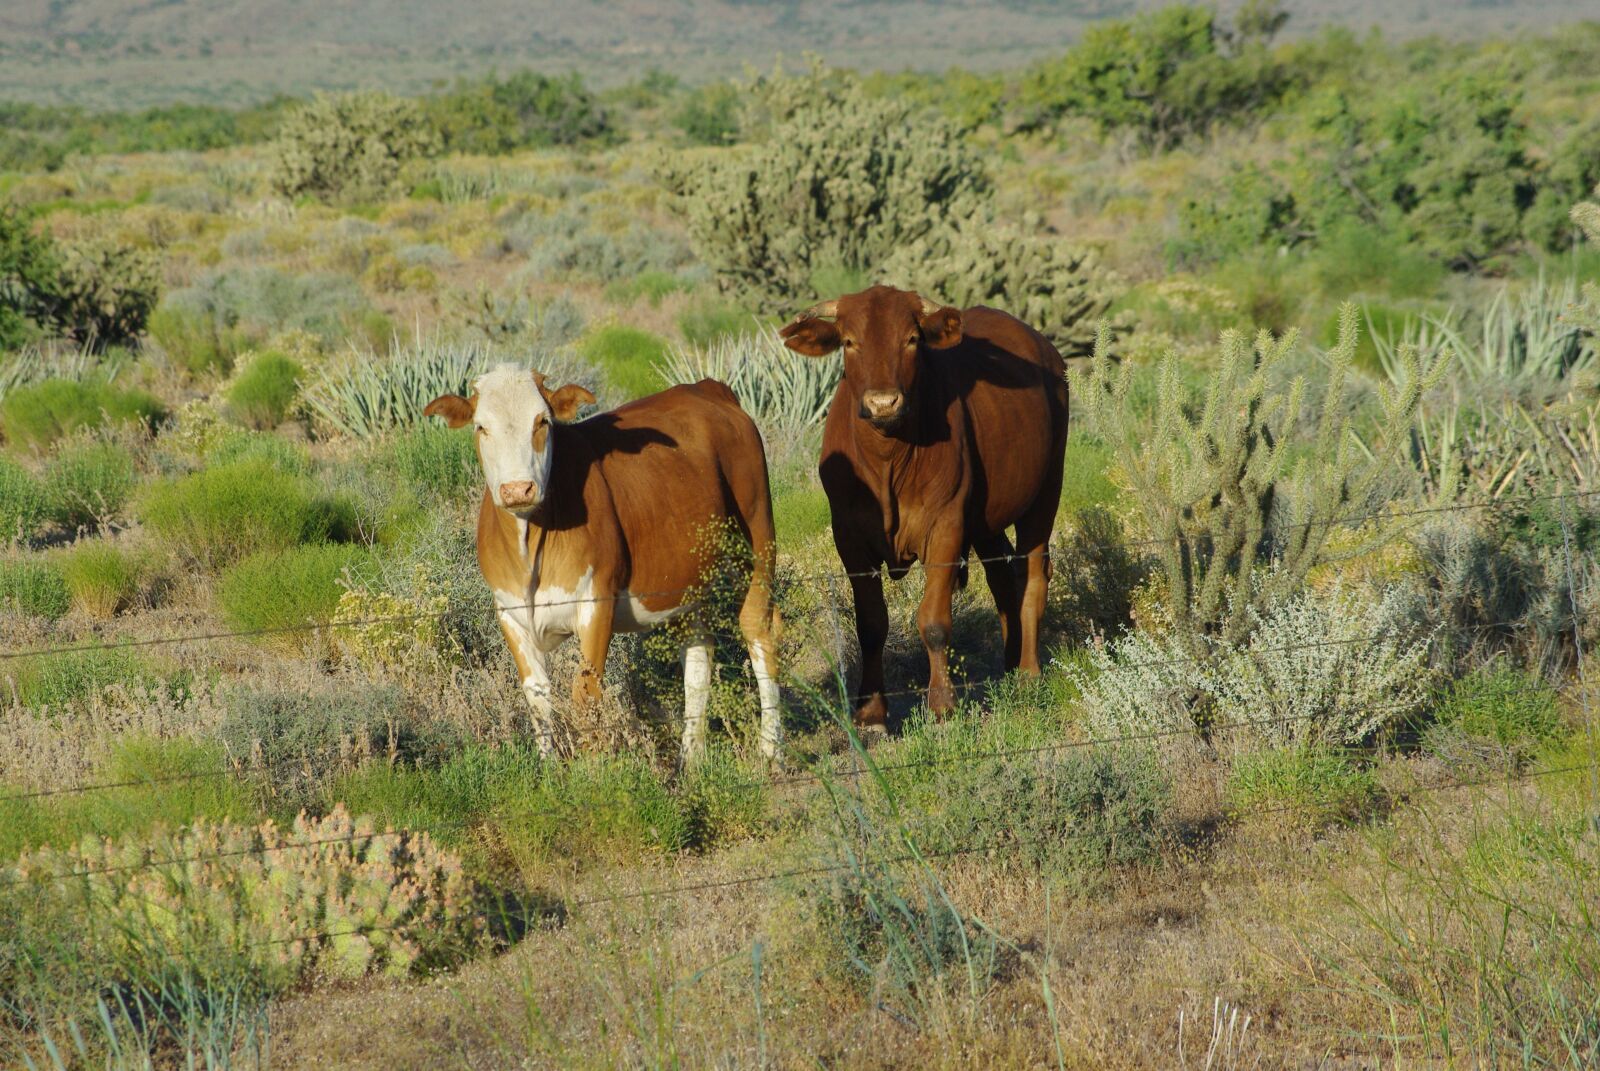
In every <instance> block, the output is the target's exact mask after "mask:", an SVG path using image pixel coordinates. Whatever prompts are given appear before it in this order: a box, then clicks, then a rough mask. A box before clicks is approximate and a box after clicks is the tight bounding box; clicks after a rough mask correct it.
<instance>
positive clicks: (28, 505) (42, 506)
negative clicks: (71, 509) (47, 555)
mask: <svg viewBox="0 0 1600 1071" xmlns="http://www.w3.org/2000/svg"><path fill="white" fill-rule="evenodd" d="M49 515H50V507H49V504H48V501H47V499H46V498H45V493H44V488H42V487H41V486H39V481H38V480H37V479H36V478H35V477H34V475H33V473H31V472H29V471H28V470H27V469H25V468H23V467H22V466H21V465H19V464H18V463H17V462H15V461H13V460H12V459H11V458H9V457H6V456H5V455H3V454H0V546H5V545H6V544H9V543H12V542H22V541H25V540H27V539H30V538H32V536H33V534H34V533H35V532H36V531H38V529H39V526H40V525H41V524H43V523H44V521H45V519H46V518H47V517H48V516H49Z"/></svg>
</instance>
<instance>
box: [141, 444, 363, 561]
mask: <svg viewBox="0 0 1600 1071" xmlns="http://www.w3.org/2000/svg"><path fill="white" fill-rule="evenodd" d="M138 513H139V518H140V520H142V521H143V522H144V523H145V525H146V526H147V527H149V528H150V530H151V531H153V532H154V533H155V534H156V535H157V536H159V537H161V538H162V539H163V540H165V541H166V542H167V543H168V544H169V545H170V546H171V547H172V548H173V549H174V550H177V551H178V552H180V553H182V554H184V555H186V556H188V557H190V558H192V559H193V560H195V561H198V562H200V563H202V564H204V565H208V566H217V565H223V564H227V563H229V562H232V561H236V560H238V559H239V558H242V557H244V556H246V555H248V554H252V553H255V552H257V551H270V550H286V549H288V548H289V547H292V546H294V545H296V544H299V543H313V542H317V541H320V540H325V539H335V540H338V539H347V538H349V537H351V536H352V535H353V534H354V528H355V518H354V511H353V510H352V508H351V507H350V505H349V504H348V503H346V502H343V501H340V500H337V499H326V498H320V497H318V496H317V494H316V493H315V491H314V489H313V488H312V487H311V485H310V484H309V483H308V482H307V481H306V480H305V479H303V478H301V477H297V476H293V475H290V474H288V473H285V472H280V471H279V470H278V469H276V468H274V467H273V466H271V465H270V464H267V463H265V462H262V461H237V462H234V463H232V464H227V465H218V466H216V467H214V468H208V469H204V470H202V471H200V472H196V473H193V474H191V475H188V476H179V477H176V478H172V479H167V480H161V481H158V482H157V483H154V484H152V485H151V486H150V487H149V488H147V489H146V491H145V493H144V495H143V496H142V498H141V499H140V502H139V505H138Z"/></svg>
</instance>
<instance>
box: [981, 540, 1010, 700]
mask: <svg viewBox="0 0 1600 1071" xmlns="http://www.w3.org/2000/svg"><path fill="white" fill-rule="evenodd" d="M973 547H974V549H976V550H977V552H978V557H980V558H982V559H983V575H984V576H986V577H987V578H988V579H989V591H990V592H991V593H992V594H993V595H994V608H995V609H996V610H997V611H999V614H1000V642H1001V644H1002V646H1004V648H1005V657H1006V663H1005V665H1006V672H1007V673H1009V672H1011V671H1012V670H1014V669H1016V668H1017V663H1018V662H1019V661H1020V660H1021V658H1022V619H1021V617H1020V616H1019V615H1020V614H1021V611H1022V605H1021V600H1020V598H1019V597H1018V595H1017V573H1016V568H1015V563H1014V562H1013V560H1012V559H1013V557H1014V555H1015V551H1013V550H1012V547H1011V540H1009V539H1007V538H1006V537H1005V534H1004V533H1000V534H998V535H994V536H989V537H987V538H985V539H981V540H977V541H976V542H974V543H973Z"/></svg>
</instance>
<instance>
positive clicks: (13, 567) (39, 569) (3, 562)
mask: <svg viewBox="0 0 1600 1071" xmlns="http://www.w3.org/2000/svg"><path fill="white" fill-rule="evenodd" d="M70 602H71V600H70V598H69V594H68V584H67V582H66V580H65V579H64V578H63V576H62V571H61V570H60V569H58V568H57V567H56V566H54V565H52V564H50V563H49V562H44V561H40V560H38V559H37V558H31V557H29V558H3V559H0V610H7V611H10V612H12V613H18V614H24V615H26V616H28V617H43V618H48V619H51V620H54V619H55V618H58V617H60V616H62V615H63V614H65V613H66V612H67V608H68V606H69V605H70Z"/></svg>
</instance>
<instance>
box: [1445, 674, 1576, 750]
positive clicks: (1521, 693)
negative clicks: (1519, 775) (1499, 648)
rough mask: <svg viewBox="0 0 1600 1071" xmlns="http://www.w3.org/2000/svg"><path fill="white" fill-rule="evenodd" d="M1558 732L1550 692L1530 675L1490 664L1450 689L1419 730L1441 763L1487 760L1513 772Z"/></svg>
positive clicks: (1558, 721)
mask: <svg viewBox="0 0 1600 1071" xmlns="http://www.w3.org/2000/svg"><path fill="white" fill-rule="evenodd" d="M1561 732H1562V725H1561V713H1560V711H1559V709H1558V708H1557V706H1556V692H1555V689H1554V688H1551V687H1550V686H1549V685H1548V684H1546V683H1545V682H1544V681H1543V680H1541V679H1540V678H1538V677H1536V676H1534V675H1533V674H1530V673H1526V672H1524V671H1522V670H1519V669H1516V668H1513V667H1511V666H1506V665H1495V666H1484V667H1480V668H1478V669H1477V670H1475V671H1474V672H1472V673H1471V674H1469V675H1468V676H1466V677H1463V678H1462V679H1461V680H1458V681H1456V682H1454V683H1453V684H1451V686H1450V689H1449V691H1447V692H1446V693H1445V696H1444V700H1443V702H1441V703H1440V705H1439V708H1438V710H1437V711H1435V712H1434V717H1433V722H1432V724H1430V725H1428V726H1427V728H1426V729H1425V730H1424V743H1425V746H1426V747H1427V748H1428V750H1429V751H1431V752H1433V753H1434V754H1436V755H1438V756H1440V757H1441V758H1444V759H1446V760H1454V761H1461V762H1467V763H1471V762H1473V761H1474V760H1478V759H1482V758H1485V757H1487V758H1491V759H1493V760H1498V761H1500V762H1501V763H1502V764H1505V765H1509V766H1511V767H1512V768H1516V767H1518V766H1520V765H1521V764H1522V763H1523V762H1524V761H1526V760H1527V759H1528V758H1530V757H1531V756H1532V752H1533V750H1534V749H1535V748H1537V747H1538V746H1539V745H1541V744H1547V743H1550V742H1552V741H1554V740H1556V739H1557V738H1558V737H1560V735H1561Z"/></svg>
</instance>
